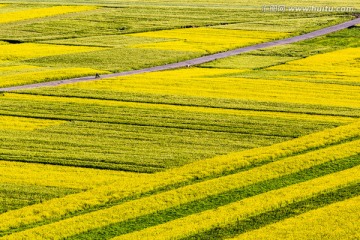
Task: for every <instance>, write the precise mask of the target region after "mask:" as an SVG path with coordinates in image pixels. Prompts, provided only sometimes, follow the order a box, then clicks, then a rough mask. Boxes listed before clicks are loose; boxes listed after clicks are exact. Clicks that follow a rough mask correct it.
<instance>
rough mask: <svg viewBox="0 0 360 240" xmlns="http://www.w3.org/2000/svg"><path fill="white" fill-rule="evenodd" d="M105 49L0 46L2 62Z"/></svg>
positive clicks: (31, 44) (40, 45)
mask: <svg viewBox="0 0 360 240" xmlns="http://www.w3.org/2000/svg"><path fill="white" fill-rule="evenodd" d="M103 49H104V48H99V47H84V46H65V45H52V44H39V43H22V44H17V45H16V47H14V46H13V45H12V44H5V45H0V62H1V61H18V60H26V59H32V58H39V57H47V56H54V55H62V54H70V53H81V52H90V51H99V50H103Z"/></svg>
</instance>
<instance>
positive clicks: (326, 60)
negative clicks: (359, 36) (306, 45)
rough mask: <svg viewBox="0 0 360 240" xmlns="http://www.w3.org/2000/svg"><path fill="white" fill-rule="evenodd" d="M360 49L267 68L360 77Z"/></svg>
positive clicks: (340, 51) (311, 57) (321, 55)
mask: <svg viewBox="0 0 360 240" xmlns="http://www.w3.org/2000/svg"><path fill="white" fill-rule="evenodd" d="M359 56H360V48H346V49H341V50H337V51H333V52H329V53H323V54H317V55H314V56H310V57H307V58H304V59H299V60H294V61H290V62H288V63H286V64H283V65H279V66H274V67H270V68H268V69H269V70H285V71H302V72H303V71H309V72H328V73H337V75H339V74H346V75H350V76H357V77H359V76H360V62H359V60H358V59H359Z"/></svg>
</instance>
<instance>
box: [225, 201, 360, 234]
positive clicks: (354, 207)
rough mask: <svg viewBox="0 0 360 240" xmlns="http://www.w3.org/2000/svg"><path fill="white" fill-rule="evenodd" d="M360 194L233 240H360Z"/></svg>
mask: <svg viewBox="0 0 360 240" xmlns="http://www.w3.org/2000/svg"><path fill="white" fill-rule="evenodd" d="M359 206H360V197H354V198H351V199H348V200H345V201H341V202H338V203H333V204H331V205H328V206H326V207H323V208H320V209H316V210H313V211H309V212H306V213H304V214H301V215H299V216H296V217H293V218H288V219H285V220H283V221H279V222H276V223H274V224H271V225H268V226H265V227H263V228H260V229H258V230H254V231H250V232H248V233H245V234H242V235H239V236H237V237H235V238H232V239H233V240H241V239H246V240H258V239H293V240H302V239H318V240H320V239H328V240H338V239H360V225H359V222H360V207H359Z"/></svg>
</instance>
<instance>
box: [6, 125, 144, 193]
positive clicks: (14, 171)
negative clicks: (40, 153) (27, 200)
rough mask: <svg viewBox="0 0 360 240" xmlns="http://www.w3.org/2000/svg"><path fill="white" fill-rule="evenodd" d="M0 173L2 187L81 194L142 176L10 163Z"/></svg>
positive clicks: (118, 172)
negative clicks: (34, 187)
mask: <svg viewBox="0 0 360 240" xmlns="http://www.w3.org/2000/svg"><path fill="white" fill-rule="evenodd" d="M0 126H1V123H0ZM0 159H1V157H0ZM0 172H1V175H0V183H10V184H19V185H21V184H30V185H38V186H53V187H64V188H72V189H80V190H88V189H92V188H95V187H99V186H101V185H106V184H111V183H113V182H115V181H123V180H125V179H133V180H134V181H136V179H137V178H138V177H139V176H141V174H136V173H127V172H120V171H112V170H98V169H91V168H78V167H67V166H66V167H65V166H55V165H45V164H37V163H21V162H8V161H0Z"/></svg>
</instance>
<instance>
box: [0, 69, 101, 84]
mask: <svg viewBox="0 0 360 240" xmlns="http://www.w3.org/2000/svg"><path fill="white" fill-rule="evenodd" d="M9 68H10V67H9ZM14 68H15V67H14ZM3 69H4V68H3ZM1 70H2V69H1V68H0V76H1ZM96 73H100V74H101V73H107V72H105V71H100V70H96V69H91V68H58V69H53V68H34V69H33V71H27V72H25V73H10V74H5V75H3V76H1V78H2V79H1V81H0V87H7V86H16V85H23V84H30V83H38V82H44V81H51V80H59V79H67V78H74V77H81V76H88V75H95V74H96Z"/></svg>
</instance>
